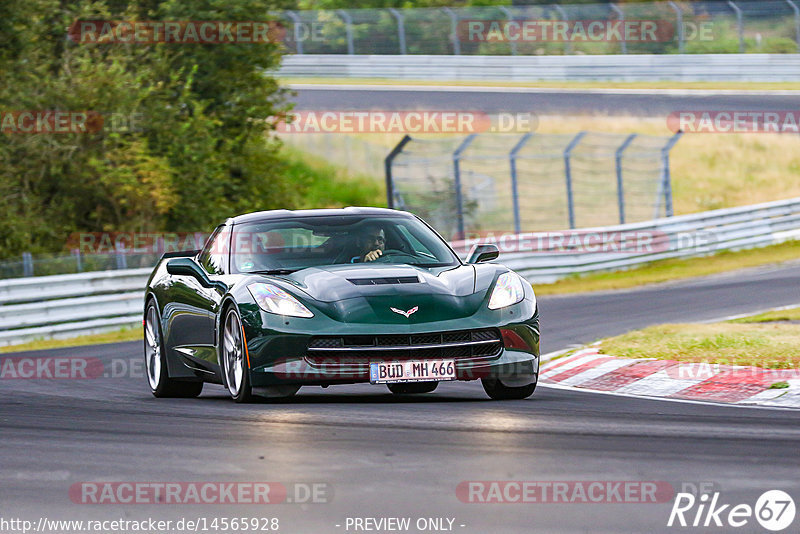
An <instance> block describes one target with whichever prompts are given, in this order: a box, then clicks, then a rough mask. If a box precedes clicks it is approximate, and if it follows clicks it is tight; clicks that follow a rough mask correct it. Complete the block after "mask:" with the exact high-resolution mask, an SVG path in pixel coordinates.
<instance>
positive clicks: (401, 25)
mask: <svg viewBox="0 0 800 534" xmlns="http://www.w3.org/2000/svg"><path fill="white" fill-rule="evenodd" d="M389 13H391V14H392V16H394V18H395V20H396V21H397V41H398V43H399V44H400V54H401V55H406V54H407V51H406V23H405V19H404V18H403V14H402V13H400V12H399V11H398V10H397V9H396V8H393V7H390V8H389Z"/></svg>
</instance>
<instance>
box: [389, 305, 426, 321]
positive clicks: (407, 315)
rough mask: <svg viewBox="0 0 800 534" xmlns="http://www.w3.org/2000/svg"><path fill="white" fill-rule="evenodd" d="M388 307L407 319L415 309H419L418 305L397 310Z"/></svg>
mask: <svg viewBox="0 0 800 534" xmlns="http://www.w3.org/2000/svg"><path fill="white" fill-rule="evenodd" d="M389 309H390V310H392V311H393V312H395V313H399V314H400V315H402V316H403V317H405V318H406V319H408V318H409V317H411V314H412V313H414V312H415V311H417V310H418V309H419V306H414V307H413V308H411V309H410V310H408V311H403V310H398V309H397V308H389Z"/></svg>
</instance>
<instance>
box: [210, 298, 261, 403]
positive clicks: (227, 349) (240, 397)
mask: <svg viewBox="0 0 800 534" xmlns="http://www.w3.org/2000/svg"><path fill="white" fill-rule="evenodd" d="M224 317H225V319H224V321H223V323H222V325H223V326H222V336H221V337H220V347H219V352H220V370H221V371H222V382H223V385H224V386H225V388H226V389H227V390H228V393H229V394H230V396H231V398H232V399H233V400H234V401H235V402H238V403H246V402H253V401H254V400H255V396H254V395H253V387H252V385H251V384H250V368H249V366H248V364H247V349H246V347H245V344H244V331H243V330H242V320H241V318H240V317H239V312H237V311H236V308H234V307H230V308H228V311H226V312H225V316H224Z"/></svg>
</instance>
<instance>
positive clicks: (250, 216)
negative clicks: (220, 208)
mask: <svg viewBox="0 0 800 534" xmlns="http://www.w3.org/2000/svg"><path fill="white" fill-rule="evenodd" d="M337 215H339V216H342V215H356V216H358V215H361V216H364V215H367V216H369V215H371V216H374V217H381V216H382V217H386V216H403V217H413V215H412V214H410V213H408V212H407V211H400V210H392V209H387V208H361V207H347V208H337V209H315V210H269V211H256V212H253V213H246V214H244V215H238V216H236V217H231V218H230V219H228V221H227V222H228V223H232V224H242V223H247V222H255V221H265V220H269V219H302V218H305V217H331V216H337Z"/></svg>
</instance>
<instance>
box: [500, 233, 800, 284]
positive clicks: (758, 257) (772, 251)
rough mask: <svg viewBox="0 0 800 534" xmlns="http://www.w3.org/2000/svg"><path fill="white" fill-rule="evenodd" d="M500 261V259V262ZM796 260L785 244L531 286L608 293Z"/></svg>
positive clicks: (799, 249) (799, 254)
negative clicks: (615, 290)
mask: <svg viewBox="0 0 800 534" xmlns="http://www.w3.org/2000/svg"><path fill="white" fill-rule="evenodd" d="M502 259H503V258H502V256H501V257H500V261H502ZM796 259H800V241H787V242H785V243H781V244H779V245H771V246H768V247H763V248H757V249H748V250H739V251H735V252H729V251H725V252H720V253H718V254H715V255H713V256H704V257H699V258H687V259H672V260H661V261H655V262H652V263H650V264H647V265H644V266H642V267H638V268H636V269H630V270H628V271H614V272H609V273H596V274H590V275H586V276H582V277H578V276H574V277H570V278H564V279H562V280H559V281H557V282H555V283H552V284H534V286H533V287H534V289H535V290H536V294H537V295H556V294H562V293H582V292H589V291H609V290H614V289H627V288H632V287H636V286H640V285H644V284H655V283H659V282H667V281H670V280H681V279H685V278H693V277H697V276H707V275H711V274H716V273H722V272H728V271H735V270H737V269H744V268H747V267H756V266H759V265H765V264H772V263H781V262H785V261H790V260H796Z"/></svg>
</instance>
